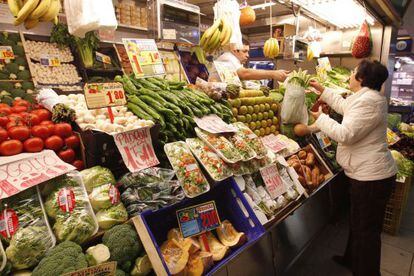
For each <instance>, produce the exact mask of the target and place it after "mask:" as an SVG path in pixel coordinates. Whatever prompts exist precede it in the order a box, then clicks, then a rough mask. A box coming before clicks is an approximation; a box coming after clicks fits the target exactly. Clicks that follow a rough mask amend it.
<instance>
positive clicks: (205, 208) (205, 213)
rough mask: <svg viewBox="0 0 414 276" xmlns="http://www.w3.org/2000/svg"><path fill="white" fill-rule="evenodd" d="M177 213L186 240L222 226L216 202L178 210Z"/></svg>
mask: <svg viewBox="0 0 414 276" xmlns="http://www.w3.org/2000/svg"><path fill="white" fill-rule="evenodd" d="M176 213H177V220H178V225H179V226H180V230H181V234H182V235H183V237H184V238H187V237H191V236H195V235H199V234H202V233H205V232H207V231H211V230H213V229H216V228H217V227H219V226H220V224H221V222H220V218H219V215H218V212H217V208H216V203H215V202H214V201H208V202H205V203H202V204H199V205H195V206H190V207H187V208H184V209H181V210H177V212H176Z"/></svg>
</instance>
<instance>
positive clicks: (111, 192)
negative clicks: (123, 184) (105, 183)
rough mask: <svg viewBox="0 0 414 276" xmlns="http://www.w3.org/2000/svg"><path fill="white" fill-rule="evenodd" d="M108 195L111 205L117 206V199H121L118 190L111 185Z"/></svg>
mask: <svg viewBox="0 0 414 276" xmlns="http://www.w3.org/2000/svg"><path fill="white" fill-rule="evenodd" d="M108 193H109V199H110V200H111V203H112V205H115V204H118V203H119V198H120V197H121V196H120V194H119V191H118V189H117V188H116V187H115V186H114V185H111V186H109V192H108Z"/></svg>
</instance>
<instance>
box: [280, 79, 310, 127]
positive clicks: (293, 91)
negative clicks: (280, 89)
mask: <svg viewBox="0 0 414 276" xmlns="http://www.w3.org/2000/svg"><path fill="white" fill-rule="evenodd" d="M285 86H286V92H285V96H284V98H283V102H282V107H281V111H280V117H281V118H282V123H284V124H298V123H302V124H305V125H307V124H308V111H307V109H306V104H305V88H303V87H301V86H299V85H295V84H290V83H286V84H285Z"/></svg>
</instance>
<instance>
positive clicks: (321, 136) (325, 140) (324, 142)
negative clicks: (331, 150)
mask: <svg viewBox="0 0 414 276" xmlns="http://www.w3.org/2000/svg"><path fill="white" fill-rule="evenodd" d="M315 136H316V139H318V143H319V145H320V146H321V148H322V149H324V148H327V147H329V146H330V145H332V143H331V139H329V137H328V136H326V134H325V133H323V132H322V131H319V132H317V133H315Z"/></svg>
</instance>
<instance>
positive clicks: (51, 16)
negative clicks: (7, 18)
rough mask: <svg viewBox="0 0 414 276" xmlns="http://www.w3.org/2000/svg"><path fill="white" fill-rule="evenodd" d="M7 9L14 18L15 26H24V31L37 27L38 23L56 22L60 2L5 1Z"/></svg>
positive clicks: (35, 0) (54, 0) (36, 0)
mask: <svg viewBox="0 0 414 276" xmlns="http://www.w3.org/2000/svg"><path fill="white" fill-rule="evenodd" d="M7 4H8V5H9V9H10V11H11V13H12V14H13V16H14V22H13V24H14V25H15V26H17V25H20V24H22V23H23V24H24V27H25V28H26V29H31V28H34V27H36V26H37V24H39V22H49V21H52V22H53V23H55V24H56V23H57V22H58V14H59V11H60V9H61V4H60V0H26V1H22V0H7Z"/></svg>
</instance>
